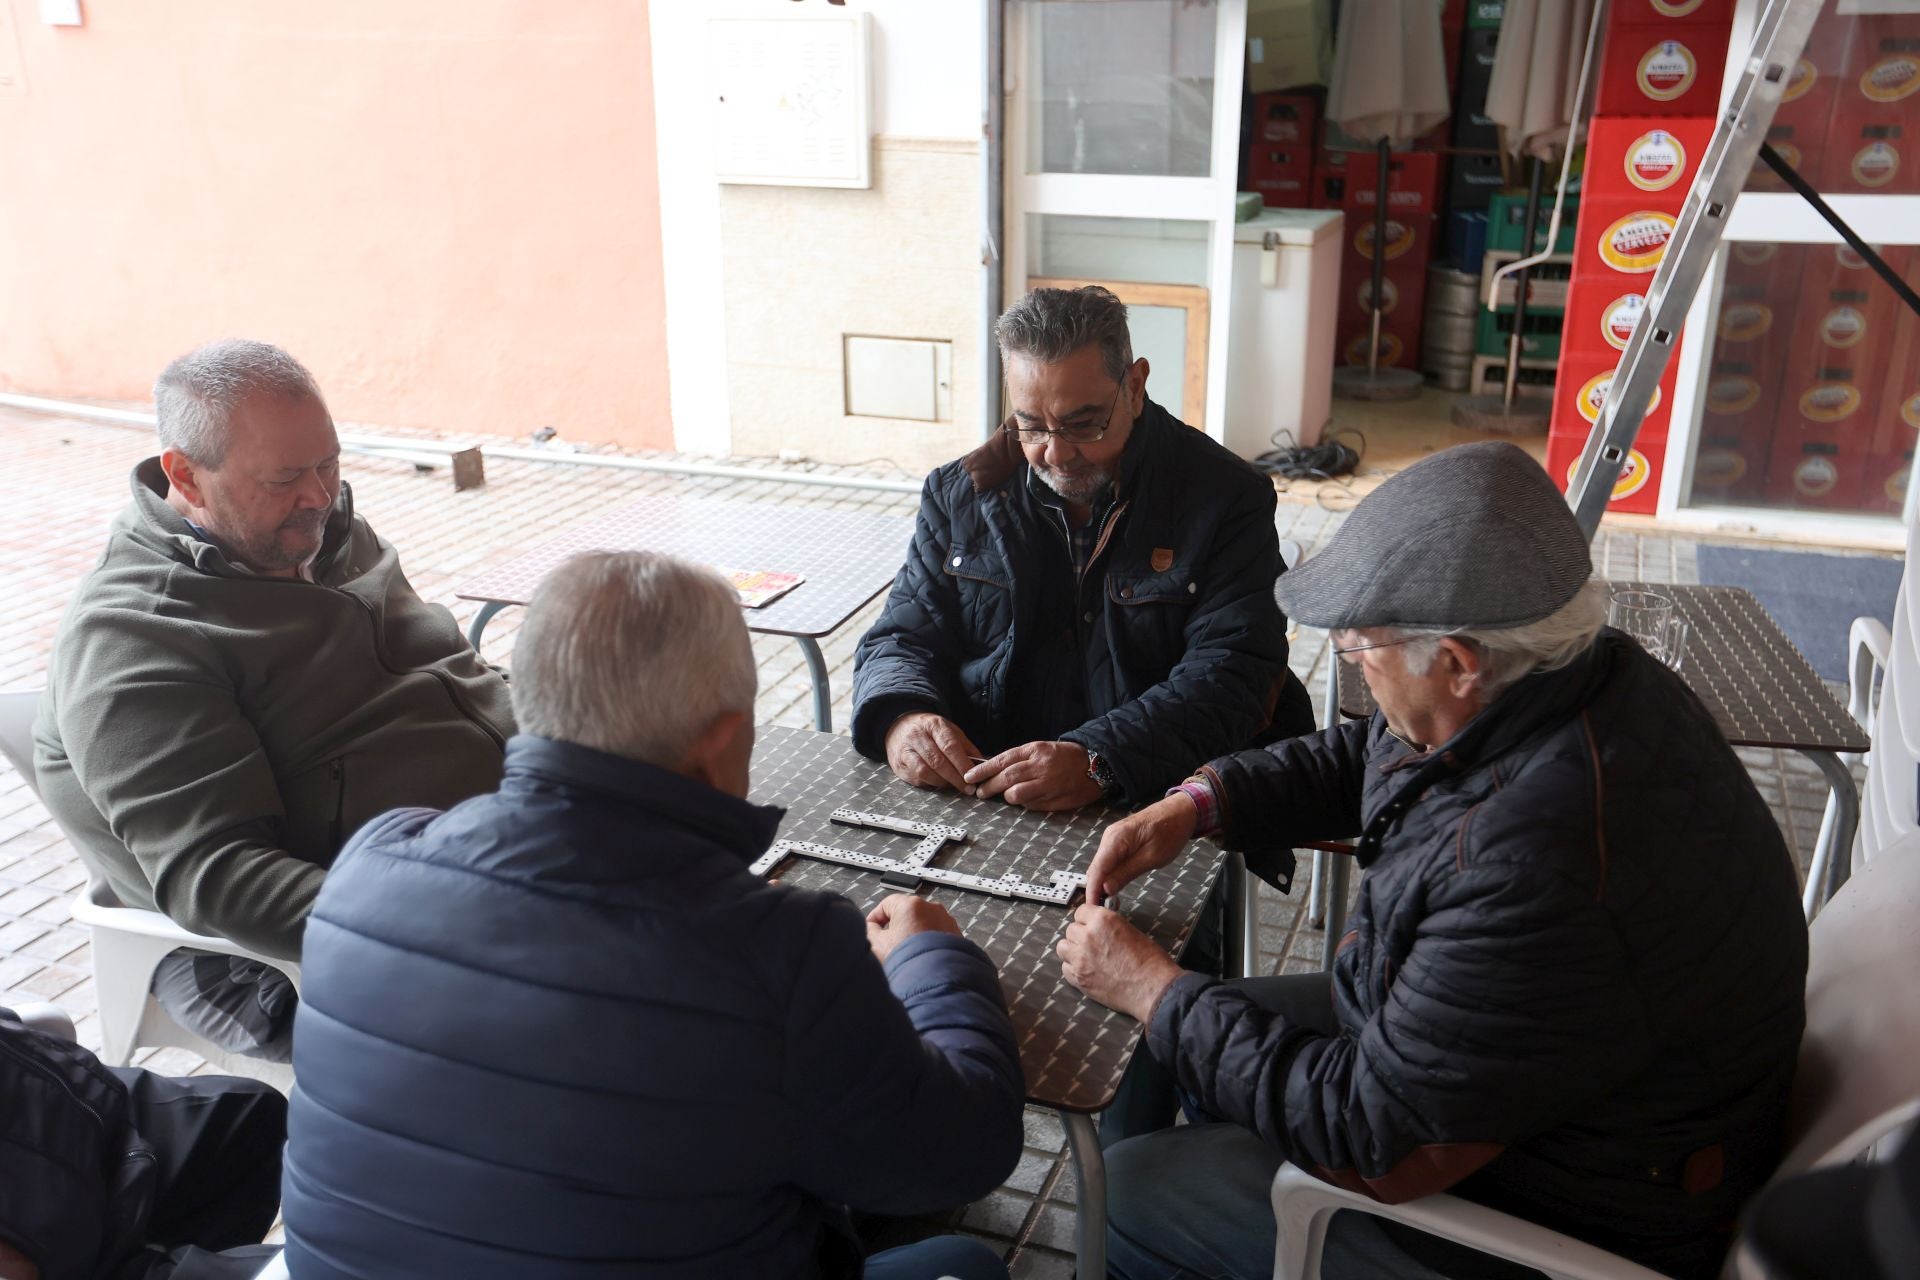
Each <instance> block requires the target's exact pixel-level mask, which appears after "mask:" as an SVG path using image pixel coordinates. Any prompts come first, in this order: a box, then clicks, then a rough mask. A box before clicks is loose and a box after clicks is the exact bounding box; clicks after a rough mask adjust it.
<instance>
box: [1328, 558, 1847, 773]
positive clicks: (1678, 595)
mask: <svg viewBox="0 0 1920 1280" xmlns="http://www.w3.org/2000/svg"><path fill="white" fill-rule="evenodd" d="M1613 585H1614V586H1616V587H1621V588H1624V589H1629V590H1635V591H1657V592H1659V593H1660V594H1661V595H1665V596H1671V597H1672V598H1673V603H1674V607H1675V608H1676V609H1678V610H1679V611H1680V615H1681V616H1682V617H1683V618H1685V619H1686V620H1687V632H1688V634H1687V648H1686V656H1685V658H1684V660H1683V661H1682V662H1681V664H1680V676H1681V678H1682V679H1684V680H1685V681H1686V682H1687V686H1688V687H1689V688H1691V689H1692V690H1693V691H1694V693H1695V694H1697V695H1698V696H1699V698H1700V701H1701V702H1702V703H1704V704H1705V705H1706V708H1707V710H1708V711H1710V712H1712V713H1713V719H1714V722H1715V723H1716V724H1718V725H1719V726H1720V731H1721V732H1722V733H1724V734H1726V735H1727V741H1728V742H1730V743H1732V744H1733V745H1734V746H1736V747H1782V748H1786V749H1790V750H1796V751H1848V752H1859V751H1865V750H1866V749H1867V746H1868V741H1867V735H1866V731H1865V730H1864V729H1862V728H1861V727H1860V726H1859V725H1858V724H1857V723H1855V721H1854V719H1853V717H1852V716H1850V715H1848V714H1847V710H1846V708H1845V707H1843V706H1841V705H1840V703H1839V701H1838V700H1837V699H1835V698H1834V696H1833V694H1832V693H1830V692H1828V690H1827V686H1826V685H1825V684H1824V683H1823V682H1822V681H1821V679H1820V677H1819V676H1818V675H1817V674H1815V672H1814V670H1813V667H1812V665H1811V664H1809V663H1808V662H1807V660H1806V658H1805V657H1804V656H1802V654H1801V653H1800V651H1799V650H1798V649H1796V648H1794V646H1793V641H1791V640H1789V639H1787V635H1786V633H1785V632H1784V631H1782V630H1780V624H1779V623H1777V622H1775V621H1774V620H1773V618H1772V616H1771V615H1770V614H1768V613H1767V611H1766V609H1764V608H1763V607H1762V606H1761V604H1760V602H1759V601H1758V600H1756V599H1754V598H1753V593H1752V592H1751V591H1747V590H1745V589H1744V588H1741V587H1702V586H1689V585H1684V584H1676V583H1671V582H1616V583H1614V584H1613ZM1375 709H1376V708H1375V704H1374V701H1373V695H1372V694H1371V693H1370V692H1369V691H1368V689H1367V685H1366V681H1364V680H1362V679H1360V677H1359V673H1358V672H1356V671H1354V670H1353V669H1351V668H1350V667H1349V666H1348V664H1346V663H1341V671H1340V711H1341V714H1343V715H1346V716H1351V717H1355V718H1358V717H1361V716H1370V715H1372V714H1373V713H1374V710H1375Z"/></svg>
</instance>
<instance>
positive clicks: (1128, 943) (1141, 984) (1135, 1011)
mask: <svg viewBox="0 0 1920 1280" xmlns="http://www.w3.org/2000/svg"><path fill="white" fill-rule="evenodd" d="M1054 950H1055V951H1057V952H1058V953H1059V956H1060V968H1061V970H1062V971H1063V972H1064V973H1065V974H1066V976H1067V981H1068V982H1071V983H1072V984H1073V985H1074V986H1076V987H1078V988H1080V990H1082V991H1084V992H1086V993H1087V995H1088V996H1090V997H1092V998H1093V999H1095V1000H1098V1001H1099V1002H1100V1003H1101V1004H1103V1005H1105V1006H1107V1008H1109V1009H1118V1010H1119V1011H1120V1012H1121V1013H1124V1014H1126V1015H1127V1016H1129V1017H1131V1018H1132V1019H1134V1021H1136V1022H1145V1021H1146V1020H1147V1019H1148V1018H1150V1017H1152V1016H1153V1007H1154V1005H1156V1004H1158V1003H1159V1002H1160V997H1161V995H1163V994H1164V993H1165V992H1166V989H1167V988H1168V987H1170V986H1172V985H1173V980H1174V979H1175V978H1178V977H1179V976H1180V975H1181V973H1182V972H1184V971H1183V970H1182V969H1181V968H1180V966H1179V965H1177V964H1175V963H1174V961H1173V957H1172V956H1169V955H1168V954H1167V953H1166V952H1164V951H1162V950H1161V949H1160V947H1159V945H1158V944H1157V943H1155V942H1154V940H1153V939H1152V938H1149V937H1148V936H1147V935H1146V934H1144V933H1142V932H1140V931H1139V930H1138V929H1136V928H1134V927H1133V926H1132V925H1130V924H1128V923H1127V920H1126V917H1124V916H1122V915H1121V914H1120V913H1119V912H1117V911H1109V910H1107V909H1106V908H1105V907H1096V906H1094V905H1093V904H1092V903H1090V902H1089V903H1082V904H1081V906H1080V909H1079V910H1077V911H1075V912H1074V913H1073V922H1072V923H1071V924H1069V925H1068V926H1067V932H1066V934H1065V935H1064V936H1063V937H1062V938H1061V939H1060V945H1059V946H1058V947H1056V948H1054Z"/></svg>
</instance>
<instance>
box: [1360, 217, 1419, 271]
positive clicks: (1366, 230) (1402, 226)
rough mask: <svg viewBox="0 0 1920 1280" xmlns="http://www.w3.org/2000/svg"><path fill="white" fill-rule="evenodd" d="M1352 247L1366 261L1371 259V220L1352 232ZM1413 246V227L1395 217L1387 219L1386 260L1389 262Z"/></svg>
mask: <svg viewBox="0 0 1920 1280" xmlns="http://www.w3.org/2000/svg"><path fill="white" fill-rule="evenodd" d="M1353 247H1354V248H1355V249H1357V250H1359V252H1360V256H1361V257H1363V258H1365V259H1366V260H1367V261H1369V262H1371V261H1373V222H1372V220H1368V221H1367V222H1366V223H1364V224H1363V225H1362V226H1361V228H1360V230H1359V231H1357V232H1355V233H1354V237H1353ZM1411 248H1413V228H1412V227H1410V226H1408V225H1407V224H1406V223H1404V222H1401V221H1400V220H1399V219H1397V218H1388V219H1387V253H1386V258H1387V261H1389V262H1391V261H1393V260H1394V259H1395V258H1397V257H1399V256H1400V255H1401V254H1403V253H1405V252H1406V251H1407V250H1409V249H1411Z"/></svg>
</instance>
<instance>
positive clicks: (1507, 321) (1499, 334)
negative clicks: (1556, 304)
mask: <svg viewBox="0 0 1920 1280" xmlns="http://www.w3.org/2000/svg"><path fill="white" fill-rule="evenodd" d="M1475 314H1476V316H1477V317H1478V318H1477V319H1476V320H1475V322H1474V335H1473V349H1474V350H1475V351H1477V352H1479V353H1480V354H1481V355H1483V356H1504V355H1506V354H1507V339H1508V338H1509V337H1510V336H1511V335H1512V334H1513V308H1512V307H1505V308H1502V309H1501V310H1499V311H1489V310H1487V309H1486V308H1485V307H1481V308H1480V309H1479V310H1478V311H1477V312H1476V313H1475ZM1566 318H1567V317H1566V315H1565V314H1564V313H1563V312H1561V311H1560V310H1559V309H1557V308H1556V309H1553V310H1545V309H1542V310H1538V311H1536V310H1535V309H1533V308H1532V307H1528V308H1527V319H1526V324H1525V327H1524V328H1523V329H1522V331H1521V337H1520V355H1521V358H1522V359H1526V360H1557V359H1559V358H1560V330H1561V326H1562V325H1564V324H1565V323H1566Z"/></svg>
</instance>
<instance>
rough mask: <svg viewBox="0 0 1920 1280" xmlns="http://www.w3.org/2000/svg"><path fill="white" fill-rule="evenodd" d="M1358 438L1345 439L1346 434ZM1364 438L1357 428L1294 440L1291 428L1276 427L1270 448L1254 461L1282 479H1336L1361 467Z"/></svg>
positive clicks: (1257, 466)
mask: <svg viewBox="0 0 1920 1280" xmlns="http://www.w3.org/2000/svg"><path fill="white" fill-rule="evenodd" d="M1349 437H1350V438H1352V439H1353V440H1355V441H1358V444H1357V445H1350V444H1347V443H1345V439H1346V438H1349ZM1366 448H1367V438H1366V437H1365V436H1363V435H1361V434H1360V433H1359V432H1358V431H1336V432H1333V433H1332V434H1330V435H1328V436H1326V437H1325V438H1323V439H1322V440H1321V441H1320V443H1319V444H1295V443H1294V442H1293V433H1292V432H1291V431H1276V432H1274V435H1273V448H1272V449H1269V450H1268V451H1267V452H1265V453H1263V454H1261V455H1260V456H1259V457H1257V458H1255V459H1253V465H1254V466H1255V467H1256V468H1258V469H1259V470H1261V471H1264V472H1266V473H1267V474H1268V475H1275V476H1279V477H1280V478H1281V479H1283V480H1336V479H1338V478H1339V477H1341V476H1350V475H1352V474H1353V473H1354V472H1355V471H1358V470H1359V469H1360V459H1361V456H1362V455H1363V454H1365V452H1366Z"/></svg>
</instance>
